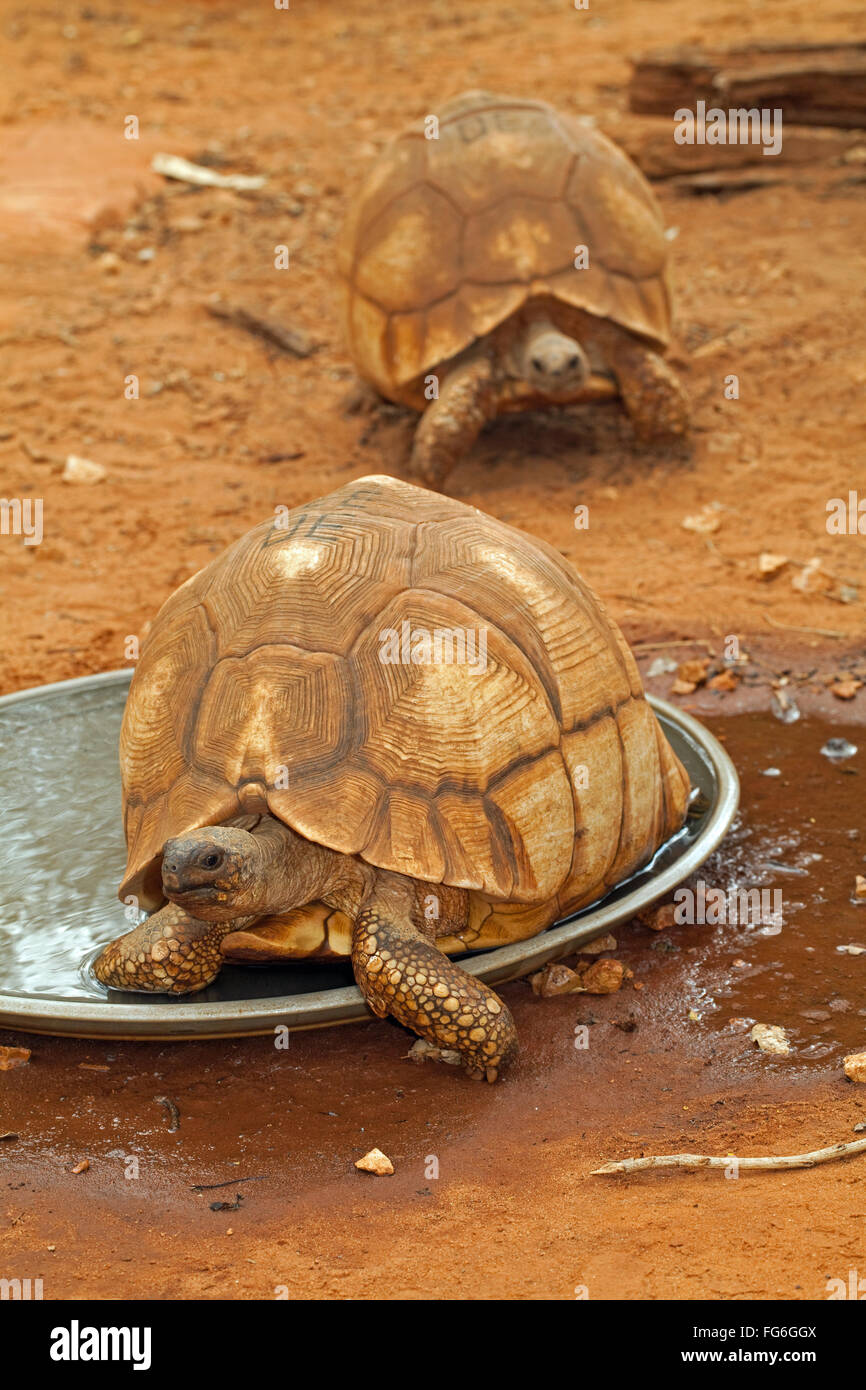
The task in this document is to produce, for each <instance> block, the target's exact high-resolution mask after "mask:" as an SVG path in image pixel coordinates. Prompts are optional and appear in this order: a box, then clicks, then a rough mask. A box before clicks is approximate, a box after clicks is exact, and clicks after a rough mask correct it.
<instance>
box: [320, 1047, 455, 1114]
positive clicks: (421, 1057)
mask: <svg viewBox="0 0 866 1390" xmlns="http://www.w3.org/2000/svg"><path fill="white" fill-rule="evenodd" d="M406 1056H407V1057H409V1058H411V1060H412V1061H413V1062H418V1063H421V1062H444V1063H445V1064H446V1066H449V1067H459V1066H460V1053H459V1052H456V1051H455V1050H454V1049H453V1048H450V1047H436V1045H435V1043H431V1042H428V1041H427V1039H426V1038H416V1039H415V1041H414V1043H413V1044H412V1046H411V1047H410V1048H409V1051H408V1052H407V1053H406ZM328 1113H329V1114H330V1111H329V1112H328Z"/></svg>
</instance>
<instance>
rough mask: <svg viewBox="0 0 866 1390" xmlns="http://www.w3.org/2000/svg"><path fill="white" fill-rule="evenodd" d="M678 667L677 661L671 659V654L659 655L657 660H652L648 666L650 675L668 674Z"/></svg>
mask: <svg viewBox="0 0 866 1390" xmlns="http://www.w3.org/2000/svg"><path fill="white" fill-rule="evenodd" d="M676 669H677V663H676V662H675V661H671V659H670V657H669V656H657V657H656V659H655V661H651V662H650V664H649V666H648V667H647V675H648V676H666V675H668V674H669V673H670V672H671V671H675V670H676Z"/></svg>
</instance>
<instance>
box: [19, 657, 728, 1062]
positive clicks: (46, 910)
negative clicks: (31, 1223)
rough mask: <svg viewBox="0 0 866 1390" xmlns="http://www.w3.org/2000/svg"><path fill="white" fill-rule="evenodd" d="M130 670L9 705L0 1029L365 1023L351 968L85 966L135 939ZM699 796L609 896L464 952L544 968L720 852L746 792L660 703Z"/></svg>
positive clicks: (156, 1032)
mask: <svg viewBox="0 0 866 1390" xmlns="http://www.w3.org/2000/svg"><path fill="white" fill-rule="evenodd" d="M131 675H132V672H131V671H128V670H127V671H109V672H107V673H105V674H103V675H98V676H86V677H84V678H83V679H80V680H71V681H60V682H58V683H57V684H55V685H45V686H39V687H37V688H35V689H33V690H22V691H18V692H16V693H15V694H13V695H6V696H4V697H2V698H0V760H2V762H0V767H2V772H0V816H2V824H3V826H4V830H5V841H6V843H5V846H4V855H3V860H2V862H0V1027H5V1028H13V1029H25V1030H28V1031H30V1032H35V1033H52V1034H71V1035H73V1036H77V1037H103V1036H110V1037H121V1038H165V1039H175V1038H176V1039H181V1038H207V1037H237V1036H242V1035H244V1034H255V1033H269V1032H271V1031H272V1030H273V1029H274V1028H275V1027H278V1026H280V1025H283V1026H286V1027H288V1028H290V1029H295V1028H320V1027H325V1026H327V1025H329V1024H335V1023H348V1022H351V1021H353V1020H357V1019H364V1018H369V1017H370V1016H371V1015H370V1014H369V1012H368V1010H367V1007H366V1005H365V1004H364V1001H363V999H362V997H361V993H360V991H359V989H358V988H357V986H356V985H355V984H354V983H353V980H352V972H351V967H350V965H349V964H348V962H347V963H346V964H341V963H338V964H333V963H325V962H322V963H320V964H313V963H311V964H307V963H304V962H292V963H289V964H286V965H280V966H266V967H263V966H254V967H251V966H246V967H244V966H225V967H224V968H223V970H222V972H221V974H220V976H219V979H218V980H216V981H215V982H214V984H213V985H211V986H210V987H209V988H208V989H206V990H204V991H202V993H200V994H197V995H195V996H194V998H193V999H190V998H187V999H183V998H178V999H169V998H165V997H161V996H158V995H156V996H154V995H142V994H129V993H122V992H118V991H114V990H110V991H109V990H104V989H103V988H102V987H101V986H100V985H99V984H98V983H97V982H96V981H95V980H94V979H93V977H92V975H91V974H90V971H89V962H90V961H91V960H92V958H93V957H94V955H95V954H96V953H97V951H98V949H99V948H101V947H102V946H103V945H104V944H105V942H106V941H109V940H111V938H112V937H115V936H118V935H120V934H121V933H122V932H124V931H128V930H129V923H128V922H127V921H125V919H124V915H123V907H122V905H121V904H120V903H119V902H118V901H117V898H116V892H117V885H118V884H119V882H120V879H121V875H122V872H123V867H124V863H125V858H126V856H125V852H124V844H123V833H122V828H121V816H120V776H119V772H118V766H117V740H118V734H119V731H120V721H121V716H122V714H123V706H124V703H125V701H126V692H127V689H128V686H129V681H130V679H131ZM648 698H649V700H650V703H651V704H652V706H653V708H654V710H655V711H656V713H657V715H658V716H659V719H660V720H661V722H662V725H663V727H664V730H665V733H666V734H667V736H668V738H669V739H670V741H671V744H672V745H673V747H674V748H675V750H676V752H677V753H678V755H679V757H680V758H681V759H682V761H683V763H684V764H685V767H686V768H687V770H688V773H689V776H690V777H691V780H692V784H693V786H694V787H695V788H696V791H695V794H694V796H693V800H692V805H691V809H690V813H689V817H688V820H687V822H686V825H685V826H684V827H683V829H682V830H681V831H680V832H679V833H678V834H677V835H676V836H674V837H673V838H672V839H671V840H669V841H668V842H667V844H665V845H663V846H662V848H661V849H660V850H659V851H658V853H657V854H656V856H655V858H654V859H653V861H652V863H651V864H649V865H647V866H646V867H645V868H643V869H642V870H641V871H640V872H639V873H637V874H635V875H634V876H633V877H632V878H631V879H629V880H627V881H626V882H624V883H621V884H620V885H619V886H618V887H617V888H615V889H614V890H613V891H612V892H611V893H609V894H608V895H607V897H605V898H604V899H602V901H601V902H598V903H595V904H594V905H593V906H592V907H589V908H584V909H583V910H582V911H581V912H579V913H577V914H576V915H575V916H573V917H570V918H568V919H567V920H564V921H561V922H557V923H556V924H555V925H554V926H552V927H549V928H548V930H547V931H545V932H542V933H540V935H538V936H534V937H532V938H530V939H529V940H528V941H520V942H516V943H515V944H513V945H511V946H504V947H501V948H500V949H498V950H494V951H487V952H480V953H477V954H475V955H471V956H465V957H463V958H462V961H461V963H462V965H463V967H464V969H466V970H468V971H469V972H470V974H473V975H478V976H479V977H480V978H481V979H484V980H487V981H489V982H490V983H497V982H502V981H504V980H509V979H512V978H514V977H515V976H518V975H525V974H527V973H528V972H529V971H531V970H537V969H538V968H539V967H540V966H542V965H544V964H545V963H546V962H547V961H550V960H556V959H557V958H558V957H561V956H565V955H569V954H570V953H572V952H573V951H574V950H575V949H576V948H577V947H578V946H580V945H581V944H582V943H584V942H586V941H590V940H592V938H593V937H596V936H600V935H601V934H603V933H604V932H608V931H610V930H611V928H612V927H615V926H617V925H618V924H619V923H621V922H623V921H627V920H628V919H629V918H630V917H633V916H634V915H635V913H636V912H639V911H640V910H641V909H642V908H645V907H647V906H648V905H649V904H650V903H652V902H654V901H655V900H656V899H657V898H660V897H662V896H663V895H664V894H667V893H669V892H670V891H671V890H672V889H673V888H674V887H675V886H676V885H677V884H678V883H681V882H682V881H683V880H684V879H686V878H687V877H688V876H689V875H690V874H692V873H694V871H695V869H697V867H698V866H699V865H700V864H702V863H703V861H704V860H705V859H706V858H707V856H708V855H710V854H711V853H712V852H713V850H714V849H715V848H716V847H717V845H718V844H719V842H720V841H721V839H722V838H723V836H724V834H725V832H726V831H727V829H728V827H729V825H730V824H731V821H732V820H733V817H734V814H735V812H736V809H737V802H738V798H739V783H738V780H737V774H736V771H735V769H734V766H733V764H732V762H731V760H730V758H729V757H728V755H727V753H726V752H725V750H724V748H722V746H721V744H720V743H719V742H718V740H717V739H715V738H714V737H713V736H712V734H710V733H709V732H708V730H706V729H705V728H704V727H703V726H702V725H701V724H699V723H698V721H697V720H696V719H693V718H692V717H691V715H688V714H686V713H684V712H683V711H682V710H679V709H676V708H675V707H674V706H673V705H670V704H668V702H667V701H666V700H660V699H657V698H655V697H654V696H649V697H648Z"/></svg>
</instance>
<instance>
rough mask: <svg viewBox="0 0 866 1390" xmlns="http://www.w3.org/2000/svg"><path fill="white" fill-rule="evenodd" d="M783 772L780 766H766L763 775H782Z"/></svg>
mask: <svg viewBox="0 0 866 1390" xmlns="http://www.w3.org/2000/svg"><path fill="white" fill-rule="evenodd" d="M781 775H782V772H781V769H780V768H778V767H765V768H764V771H763V772H762V773H761V776H762V777H781Z"/></svg>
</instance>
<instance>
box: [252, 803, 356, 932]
mask: <svg viewBox="0 0 866 1390" xmlns="http://www.w3.org/2000/svg"><path fill="white" fill-rule="evenodd" d="M250 833H251V835H252V836H253V839H254V841H255V851H254V852H255V860H256V864H255V873H254V875H253V881H252V882H251V884H250V887H249V889H248V890H247V893H246V894H245V895H244V899H243V901H242V902H239V903H238V907H239V908H240V910H241V911H242V912H245V913H246V912H254V913H255V914H256V916H259V917H265V916H269V915H271V914H277V913H283V912H290V911H291V910H292V908H295V907H306V906H307V904H308V903H313V902H327V903H328V904H329V905H331V906H334V907H340V908H343V909H344V910H348V908H349V905H350V904H352V903H354V904H355V905H357V902H359V901H360V899H361V897H363V894H364V892H365V891H366V886H367V879H366V877H365V875H364V873H363V869H364V868H365V867H366V866H362V865H360V864H359V863H358V861H357V860H355V859H354V858H353V856H352V855H348V854H340V853H338V852H337V851H336V850H332V849H326V848H325V846H324V845H317V844H314V843H313V841H312V840H306V839H305V838H304V837H303V835H299V834H297V832H296V831H294V830H292V829H290V827H289V826H287V825H284V824H283V822H282V821H281V820H277V818H276V817H275V816H271V815H266V816H262V819H261V820H260V822H259V824H258V825H257V826H255V827H254V828H253V830H252V831H251V832H250Z"/></svg>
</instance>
